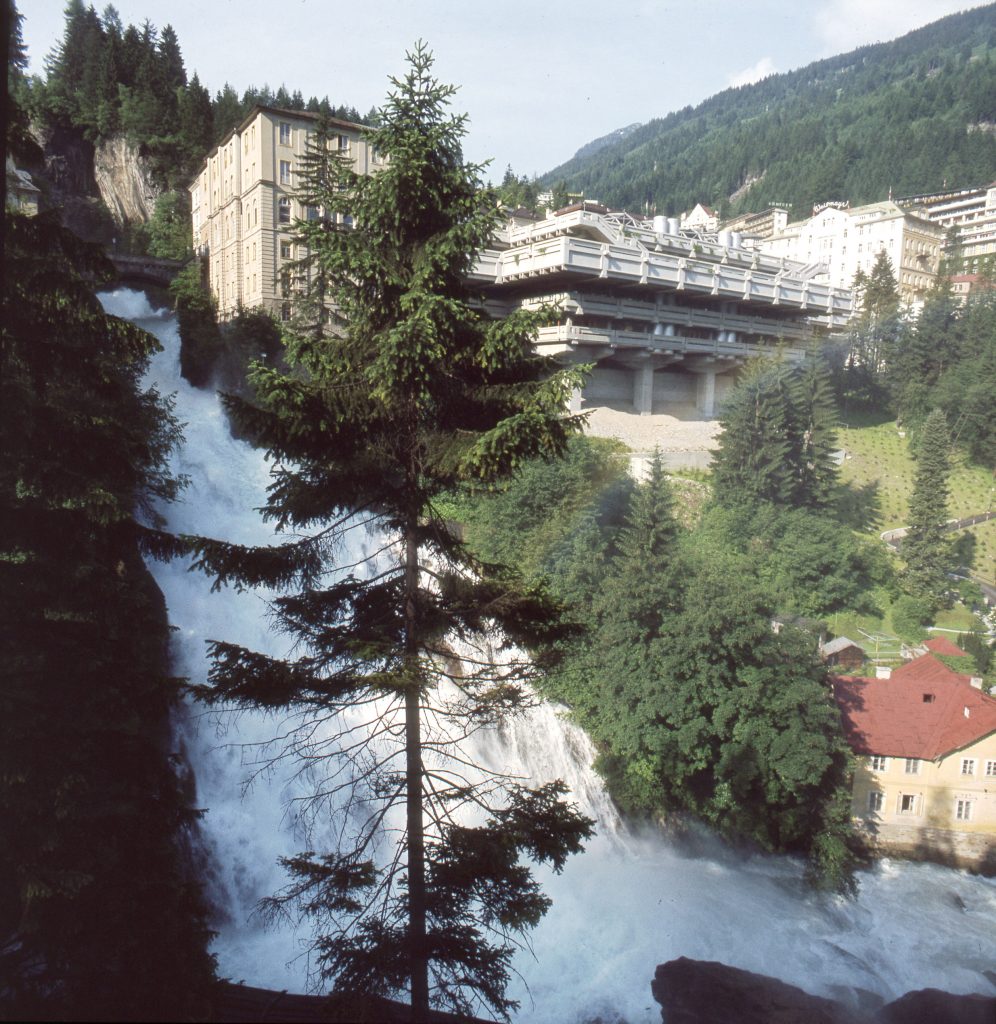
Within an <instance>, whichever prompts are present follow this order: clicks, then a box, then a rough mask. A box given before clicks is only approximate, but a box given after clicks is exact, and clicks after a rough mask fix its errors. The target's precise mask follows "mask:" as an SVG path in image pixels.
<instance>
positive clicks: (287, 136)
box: [280, 121, 352, 156]
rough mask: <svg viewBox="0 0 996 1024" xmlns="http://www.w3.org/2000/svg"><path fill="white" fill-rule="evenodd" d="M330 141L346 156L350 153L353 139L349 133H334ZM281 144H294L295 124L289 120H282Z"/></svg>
mask: <svg viewBox="0 0 996 1024" xmlns="http://www.w3.org/2000/svg"><path fill="white" fill-rule="evenodd" d="M330 141H331V145H332V148H333V149H338V151H339V152H340V153H343V154H345V155H346V156H348V155H349V153H350V149H351V146H352V140H351V139H350V137H349V136H348V135H333V136H332V138H331V140H330ZM280 145H281V146H293V145H294V126H293V125H292V124H291V123H290V122H289V121H281V122H280Z"/></svg>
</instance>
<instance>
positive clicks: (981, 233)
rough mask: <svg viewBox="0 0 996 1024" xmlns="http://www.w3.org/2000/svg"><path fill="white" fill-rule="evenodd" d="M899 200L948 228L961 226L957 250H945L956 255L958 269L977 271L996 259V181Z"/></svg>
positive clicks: (908, 207)
mask: <svg viewBox="0 0 996 1024" xmlns="http://www.w3.org/2000/svg"><path fill="white" fill-rule="evenodd" d="M896 202H897V203H898V204H899V205H900V206H901V207H902V208H903V209H904V210H911V211H914V212H915V213H916V214H917V215H918V216H922V217H925V218H926V219H927V220H929V221H931V222H933V223H934V224H937V225H939V226H940V227H942V228H944V229H945V231H947V230H948V229H950V228H957V229H958V237H957V248H956V251H953V252H948V251H946V252H945V255H946V256H949V257H953V258H955V261H956V264H955V265H956V270H958V271H963V272H964V273H966V274H977V273H978V272H979V271H980V270H982V269H983V268H984V267H985V265H986V264H987V263H988V264H989V265H990V267H991V265H992V264H993V262H994V261H996V181H994V182H993V183H992V184H991V185H981V186H978V187H976V188H963V189H956V190H954V191H950V192H930V193H926V194H924V195H919V196H906V197H905V198H903V199H898V200H896Z"/></svg>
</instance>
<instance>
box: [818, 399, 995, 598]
mask: <svg viewBox="0 0 996 1024" xmlns="http://www.w3.org/2000/svg"><path fill="white" fill-rule="evenodd" d="M842 419H843V420H844V423H846V426H844V425H842V426H841V428H840V430H839V431H838V436H839V442H840V447H841V448H843V449H844V450H845V452H846V453H847V457H846V458H845V459H844V465H843V466H842V467H841V479H842V481H843V482H844V483H845V484H848V485H850V487H851V488H852V489H853V490H854V491H855V492H856V493H857V494H858V495H860V496H861V501H862V502H863V505H864V508H865V510H866V515H865V517H864V520H865V523H864V525H865V528H866V529H867V531H868V532H874V533H879V532H881V531H882V530H891V529H894V528H895V527H897V526H904V525H905V524H906V514H907V510H908V507H907V498H908V496H909V493H910V491H911V490H912V488H913V469H914V463H913V460H912V458H911V457H910V454H909V445H908V438H906V437H902V436H900V433H899V430H898V429H897V427H896V422H895V420H884V419H883V418H882V417H881V416H875V415H874V414H868V413H854V412H851V413H849V414H847V415H845V416H844V417H842ZM994 483H996V481H994V479H993V476H992V474H991V473H990V472H989V471H988V470H986V469H983V468H981V467H979V466H970V465H967V464H966V463H965V461H964V459H963V458H962V457H961V456H960V455H958V454H956V455H955V456H954V457H953V471H952V473H951V477H950V480H949V489H950V495H951V496H950V498H949V499H948V513H949V515H950V517H951V518H952V519H955V518H960V517H962V516H968V515H972V514H974V513H976V512H985V511H987V510H989V509H990V508H993V507H996V502H994V499H996V492H994V489H993V488H994ZM966 533H970V534H971V536H972V537H974V544H973V543H972V542H971V541H969V542H967V544H968V547H969V548H970V549H971V550H966V555H967V557H968V559H971V562H970V564H971V567H972V568H974V569H975V570H976V571H977V572H979V573H981V574H982V575H983V576H986V577H987V578H989V579H992V578H993V575H994V573H996V520H990V521H989V522H988V523H984V524H980V525H979V526H976V527H973V528H972V529H971V530H970V531H966ZM963 543H966V542H963ZM966 561H967V559H966Z"/></svg>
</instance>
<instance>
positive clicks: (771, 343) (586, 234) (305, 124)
mask: <svg viewBox="0 0 996 1024" xmlns="http://www.w3.org/2000/svg"><path fill="white" fill-rule="evenodd" d="M316 120H317V118H316V116H315V115H310V114H303V113H300V112H291V111H286V110H279V109H275V108H267V107H257V108H255V109H254V110H253V111H252V112H251V113H250V114H249V115H248V116H247V117H246V119H245V120H244V121H243V122H242V124H240V125H239V127H238V128H237V129H235V130H234V131H233V132H232V133H231V134H230V135H229V136H228V137H227V138H226V139H225V140H224V141H223V142H222V144H221V145H220V146H219V147H218V148H217V149H216V150H215V151H214V152H212V153H211V154H210V155H209V156H208V158H207V160H206V161H205V164H204V166H203V167H202V169H201V171H200V173H199V174H198V175H197V178H196V179H195V180H194V182H193V183H192V184H191V186H190V194H191V209H192V218H193V233H194V245H195V247H196V248H197V250H198V251H199V252H200V253H201V254H202V255H203V256H204V258H205V259H206V261H207V265H208V271H209V280H210V286H211V290H212V292H213V294H214V296H215V298H216V300H217V303H218V309H219V312H220V315H221V316H222V317H223V318H228V317H231V316H232V315H233V314H234V313H235V312H236V311H237V310H238V309H239V308H240V307H263V308H266V309H268V310H270V311H271V312H273V313H274V314H275V315H277V316H279V317H281V318H284V319H286V318H287V317H289V316H290V313H291V307H292V303H293V290H292V289H293V284H292V282H291V281H290V279H289V274H288V273H287V272H286V271H285V269H284V268H286V267H287V266H288V264H290V263H291V261H293V260H294V259H295V258H298V257H299V256H301V255H303V253H298V252H296V251H295V247H296V244H297V243H296V242H295V240H294V235H295V222H296V221H297V220H299V219H305V218H307V217H308V216H309V211H308V210H306V209H303V208H302V207H301V206H300V205H299V203H298V202H297V199H296V197H295V193H296V191H297V188H298V183H297V180H296V176H297V174H298V169H299V168H300V166H301V160H302V158H303V157H304V155H305V153H306V152H307V149H306V147H307V142H308V138H309V133H311V132H313V131H314V123H315V121H316ZM335 124H336V127H337V130H338V132H339V134H338V135H337V140H336V141H337V145H338V147H339V150H340V152H344V153H346V154H348V155H349V157H350V158H351V159H352V161H353V166H354V168H355V170H356V171H357V173H360V174H364V173H372V172H375V171H376V170H377V169H378V167H380V166H382V163H381V161H380V160H379V158H378V156H377V154H376V153H375V152H373V150H372V149H371V148H370V147H369V145H368V143H367V142H366V141H365V139H364V138H363V136H362V131H363V130H362V128H361V127H360V126H358V125H351V124H347V123H345V122H335ZM315 212H316V213H317V211H315ZM471 280H472V282H473V283H474V284H476V285H478V286H479V287H480V288H481V291H482V292H483V294H484V295H485V297H486V301H485V308H486V310H487V311H488V312H489V313H490V314H491V315H493V316H496V317H501V316H506V315H508V313H510V312H511V311H512V310H513V309H515V308H516V307H517V306H527V307H529V308H538V307H540V306H544V305H551V306H554V307H556V308H557V309H558V310H559V313H560V315H559V319H558V321H557V323H555V324H552V325H550V326H548V327H544V328H542V329H541V330H540V332H539V338H538V346H539V349H540V350H541V351H542V352H545V353H548V354H550V355H553V356H556V357H557V358H558V359H560V360H561V361H563V362H568V363H576V364H577V363H591V364H595V369H594V372H593V373H592V374H591V376H590V379H589V382H588V385H587V387H586V388H585V391H584V394H583V395H581V394H578V395H575V396H574V401H573V407H574V408H575V409H579V408H581V406H582V405H583V404H585V403H587V404H588V405H589V406H592V405H607V404H618V405H621V406H622V407H623V408H625V409H632V410H633V411H635V412H638V413H641V414H649V413H651V412H654V411H663V410H664V409H665V408H667V409H668V410H669V411H679V410H684V411H686V412H688V413H690V414H692V415H694V416H695V417H697V418H705V419H711V418H714V417H715V416H716V414H717V411H718V408H719V405H720V403H721V402H722V399H723V396H724V395H725V394H726V393H727V391H728V390H729V389H730V388H731V387H732V385H733V382H734V379H735V376H736V371H737V369H738V368H739V367H740V366H742V365H743V363H744V362H745V361H746V360H747V359H748V358H750V357H752V356H756V355H760V354H763V353H771V354H774V353H775V352H778V353H779V354H780V355H781V356H782V357H784V358H789V359H801V358H802V357H803V355H804V353H805V351H806V350H807V348H809V347H810V346H811V344H813V343H814V342H815V340H816V338H817V337H818V336H819V334H820V333H822V332H825V331H826V330H832V329H833V328H839V327H843V326H844V325H845V324H846V322H847V320H848V318H849V317H850V314H851V311H852V298H851V292H850V290H849V289H847V288H839V287H834V286H830V285H827V284H826V283H820V282H817V281H815V280H813V279H812V276H811V275H808V274H807V273H806V271H805V268H803V267H802V266H800V265H798V264H797V263H794V262H793V261H791V260H787V259H783V258H781V257H772V256H768V255H765V254H763V253H760V252H757V251H752V250H748V249H745V248H743V247H742V246H741V245H740V244H738V236H737V237H735V236H733V235H732V233H726V234H725V235H719V236H717V235H715V234H713V235H711V236H710V235H707V234H706V233H704V232H703V231H702V230H701V229H695V230H685V229H682V228H680V227H679V224H678V221H677V220H676V219H667V218H664V217H657V218H653V219H652V220H637V219H635V218H633V217H630V216H629V215H627V214H625V213H610V212H609V211H608V210H607V209H606V208H605V207H602V206H598V205H597V204H593V203H585V202H581V203H578V204H575V205H573V206H568V207H566V208H564V209H562V210H558V211H556V212H555V213H548V215H547V216H546V217H545V218H544V219H542V220H534V219H533V218H532V217H527V216H520V217H513V218H512V219H511V220H510V221H509V222H508V223H507V224H506V226H505V227H504V228H503V229H502V230H500V231H498V232H496V234H495V237H494V244H493V246H492V247H490V248H489V249H487V250H486V251H485V252H484V253H482V254H481V256H480V257H479V259H478V261H477V264H476V266H475V268H474V269H473V271H472V272H471Z"/></svg>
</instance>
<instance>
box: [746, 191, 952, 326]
mask: <svg viewBox="0 0 996 1024" xmlns="http://www.w3.org/2000/svg"><path fill="white" fill-rule="evenodd" d="M943 243H944V228H943V227H941V226H939V225H938V224H934V223H932V222H931V221H930V220H928V219H927V218H926V217H924V216H923V215H921V214H919V213H915V212H913V211H911V210H904V209H902V208H901V207H899V206H898V205H897V204H896V203H894V202H892V200H886V201H885V202H882V203H871V204H869V205H868V206H857V207H854V208H853V209H849V208H841V207H839V206H828V207H826V208H825V209H822V210H818V212H816V213H815V214H814V215H813V216H812V217H810V218H809V219H808V220H803V221H794V222H792V223H790V224H788V225H787V226H786V227H785V229H784V230H783V231H781V232H779V233H778V234H775V235H772V236H771V237H770V238H768V239H766V240H764V241H763V242H761V243H760V246H761V248H762V249H763V251H764V252H768V253H771V254H772V255H775V256H783V257H785V258H786V259H791V260H797V261H799V262H801V263H803V264H806V265H810V266H819V267H821V269H822V273H823V274H824V275H825V277H823V278H822V279H823V280H826V281H827V282H828V283H829V284H831V285H835V286H837V287H850V286H851V285H852V284H853V283H854V277H855V275H856V274H857V272H858V271H859V270H860V271H863V272H864V273H865V274H867V273H868V272H869V271H870V270H871V269H872V267H873V266H874V264H875V260H876V258H877V256H878V254H879V253H880V252H884V253H885V254H886V255H887V256H888V257H889V262H890V263H891V264H892V272H893V274H895V277H896V284H897V285H898V286H899V297H900V300H901V301H902V302H903V303H904V304H905V305H908V306H914V307H916V306H919V305H922V303H923V300H924V297H925V296H926V293H927V292H928V291H929V289H930V288H931V286H932V285H933V284H934V282H935V280H936V279H937V271H938V268H939V265H940V258H941V247H942V245H943Z"/></svg>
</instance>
